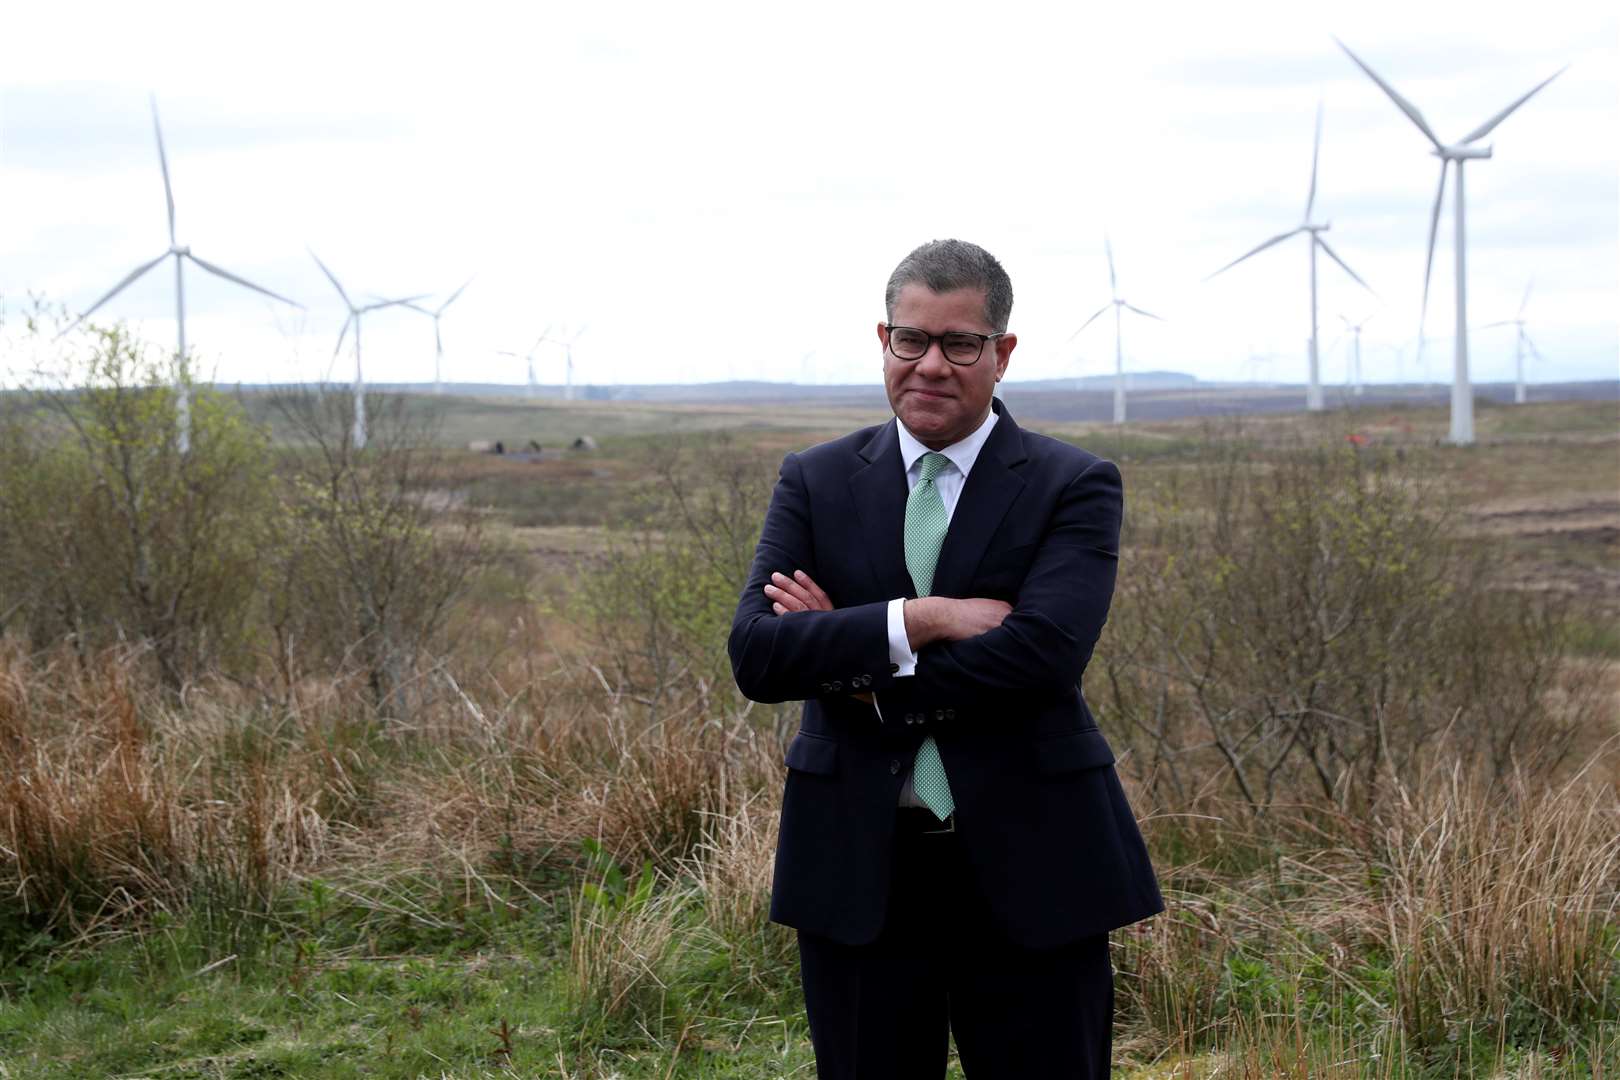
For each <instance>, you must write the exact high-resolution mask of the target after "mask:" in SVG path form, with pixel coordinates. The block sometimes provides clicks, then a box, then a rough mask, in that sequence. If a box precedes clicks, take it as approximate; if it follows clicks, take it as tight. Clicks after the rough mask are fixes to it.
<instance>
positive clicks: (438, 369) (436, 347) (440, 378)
mask: <svg viewBox="0 0 1620 1080" xmlns="http://www.w3.org/2000/svg"><path fill="white" fill-rule="evenodd" d="M472 283H473V279H472V278H468V279H467V280H466V281H464V282H462V283H461V288H459V289H457V290H456V291H455V292H453V293H451V294H450V299H448V300H446V301H445V302H444V303H442V304H440V305H439V306H438V307H436V308H434V309H432V310H431V311H430V310H428V309H427V308H425V307H420V306H418V305H417V304H416V303H414V302H412V301H409V300H405V301H401V303H402V304H403V305H404V306H405V307H408V308H410V309H411V310H412V311H420V312H421V313H422V314H423V315H426V316H428V317H429V318H431V319H432V320H433V392H434V393H435V394H442V393H444V375H443V371H444V338H443V337H442V336H440V334H439V318H440V316H442V315H443V314H444V309H445V308H447V307H449V306H450V305H451V304H453V303H455V302H456V297H458V296H460V295H461V294H462V293H463V292H465V291H466V289H467V286H468V285H471V284H472ZM334 284H336V283H335V282H334Z"/></svg>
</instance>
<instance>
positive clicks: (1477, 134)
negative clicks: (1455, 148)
mask: <svg viewBox="0 0 1620 1080" xmlns="http://www.w3.org/2000/svg"><path fill="white" fill-rule="evenodd" d="M1568 70H1569V65H1568V64H1565V65H1564V66H1563V67H1561V68H1559V69H1558V70H1557V71H1555V72H1553V73H1552V74H1551V75H1549V76H1547V77H1546V78H1545V79H1542V80H1541V81H1540V82H1538V83H1536V85H1534V86H1532V87H1531V88H1530V90H1529V92H1527V93H1526V94H1525V95H1524V96H1523V97H1521V98H1519V99H1518V100H1517V101H1515V102H1514V103H1513V104H1511V105H1509V106H1508V107H1507V108H1505V109H1503V110H1502V111H1501V112H1499V113H1497V114H1496V115H1495V116H1493V117H1491V118H1490V119H1489V120H1487V121H1485V122H1484V123H1483V124H1481V125H1479V127H1477V128H1475V129H1474V130H1473V131H1470V132H1469V133H1468V134H1467V135H1464V136H1463V137H1462V142H1463V145H1464V146H1466V145H1468V144H1469V143H1471V142H1473V141H1474V140H1476V139H1483V138H1484V137H1485V136H1487V135H1489V134H1490V133H1491V131H1492V130H1493V129H1494V128H1495V127H1496V125H1497V124H1500V123H1501V122H1502V121H1504V120H1506V119H1507V118H1508V117H1509V116H1510V115H1511V114H1512V113H1513V110H1514V109H1517V108H1518V107H1519V106H1520V105H1523V104H1524V103H1525V102H1527V101H1529V100H1530V99H1531V98H1533V97H1535V96H1536V94H1537V93H1538V92H1539V91H1540V90H1541V88H1542V87H1543V86H1546V85H1547V84H1548V83H1550V82H1552V81H1553V80H1554V79H1556V78H1558V76H1560V75H1562V74H1563V73H1564V72H1566V71H1568Z"/></svg>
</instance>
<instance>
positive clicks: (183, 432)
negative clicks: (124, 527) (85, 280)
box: [56, 95, 304, 454]
mask: <svg viewBox="0 0 1620 1080" xmlns="http://www.w3.org/2000/svg"><path fill="white" fill-rule="evenodd" d="M152 131H153V133H154V134H155V135H156V136H157V150H158V165H159V167H161V168H162V170H163V197H164V199H165V200H167V202H168V204H169V250H168V251H165V252H164V253H163V254H161V255H159V256H158V257H157V258H155V259H153V260H152V261H151V262H148V263H142V264H141V265H140V266H137V267H136V268H135V269H134V270H132V271H130V273H129V275H128V276H127V277H125V278H124V280H123V281H120V282H119V283H118V284H117V285H114V286H113V287H112V290H111V291H110V292H108V293H107V294H106V295H105V296H103V297H102V298H101V299H100V300H97V301H96V302H95V303H93V304H91V305H90V306H89V308H87V309H86V310H85V312H84V314H83V315H80V316H79V317H78V318H77V319H74V320H73V322H72V324H71V325H69V326H68V328H67V329H66V330H63V331H62V332H61V333H60V334H57V335H56V337H57V338H58V339H60V338H62V337H63V336H65V335H66V334H67V333H68V332H69V331H72V330H74V329H76V328H77V327H78V325H79V324H80V323H82V322H84V320H86V319H88V318H89V317H90V316H91V315H93V314H95V313H96V311H97V309H99V308H100V307H101V305H103V304H105V303H106V302H107V301H109V300H111V299H112V298H113V297H115V296H117V295H118V294H119V293H121V292H123V291H124V290H125V289H126V288H128V287H129V286H131V285H133V284H134V283H135V282H136V281H138V280H139V279H140V278H141V276H142V275H143V274H145V273H146V272H147V271H148V270H150V269H152V268H153V267H154V266H156V265H157V264H158V263H160V262H162V261H163V260H164V259H167V258H169V257H170V256H171V255H172V256H173V257H174V321H175V329H176V333H177V335H178V338H179V341H178V343H177V345H176V346H175V353H174V355H175V361H176V372H175V395H176V396H175V413H176V424H177V426H178V428H179V431H178V433H177V434H176V436H175V443H176V445H177V446H178V447H179V449H180V452H181V453H182V454H185V453H189V452H190V450H191V400H190V395H189V393H188V391H187V389H186V380H185V370H184V369H185V362H186V279H185V265H186V260H187V259H190V260H191V261H192V262H194V263H196V264H197V265H198V266H200V267H202V268H203V269H204V270H206V271H208V272H209V273H210V274H213V275H214V276H215V277H222V278H224V279H225V280H226V281H234V282H235V283H236V284H238V285H242V286H245V287H247V288H249V289H252V290H253V291H254V292H257V293H263V294H264V295H265V296H268V297H270V298H271V299H272V300H280V301H281V302H282V303H283V304H291V305H292V306H293V307H295V308H302V307H303V306H304V305H303V304H300V303H299V302H298V301H296V300H289V299H287V298H286V297H285V296H282V295H281V294H280V293H274V292H271V291H270V290H269V289H266V288H265V287H264V286H262V285H255V284H253V282H251V281H248V280H247V279H246V278H240V277H237V276H236V275H235V274H233V273H231V272H230V271H229V270H225V269H222V268H220V267H218V266H215V265H214V264H213V263H211V262H207V261H205V260H203V259H199V258H198V257H197V256H195V255H193V254H192V253H191V248H190V247H188V246H186V245H183V244H181V243H179V241H177V240H176V239H175V233H174V188H173V187H172V186H171V185H170V184H169V156H168V154H166V153H164V150H163V127H162V125H160V124H159V123H158V111H157V97H156V95H154V96H153V97H152Z"/></svg>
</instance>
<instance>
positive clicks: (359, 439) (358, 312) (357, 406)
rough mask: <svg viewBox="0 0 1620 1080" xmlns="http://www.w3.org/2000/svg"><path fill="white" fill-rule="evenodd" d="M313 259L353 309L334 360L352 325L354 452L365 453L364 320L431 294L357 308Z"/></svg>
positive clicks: (333, 354) (323, 268) (341, 334)
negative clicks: (361, 349) (371, 312)
mask: <svg viewBox="0 0 1620 1080" xmlns="http://www.w3.org/2000/svg"><path fill="white" fill-rule="evenodd" d="M309 257H310V258H312V259H314V260H315V265H316V266H318V267H320V268H321V273H323V274H325V275H326V280H328V281H330V282H331V283H332V288H334V289H336V290H337V292H338V295H339V296H341V297H342V298H343V306H344V307H347V308H348V309H349V317H348V318H347V319H344V320H343V329H342V330H339V331H338V339H337V347H336V348H334V349H333V350H332V359H334V360H336V359H337V356H338V354H339V353H341V352H342V351H343V339H344V337H345V336H346V335H347V334H348V332H349V326H350V324H353V326H354V448H355V449H356V450H364V449H365V448H366V379H365V374H364V371H363V370H362V369H361V367H360V316H362V315H364V314H365V313H366V312H368V311H376V310H377V309H378V308H385V307H394V306H395V305H396V304H402V305H408V304H411V303H412V302H414V301H417V300H422V299H425V298H426V295H427V294H425V293H424V294H422V295H421V296H407V297H405V298H403V299H400V300H377V301H374V302H373V303H370V304H362V305H361V306H359V307H355V305H354V301H353V300H350V299H349V294H348V293H346V292H344V291H343V286H342V285H339V284H338V279H337V276H336V275H335V274H333V273H332V271H330V270H328V269H327V268H326V264H325V263H323V262H321V257H320V256H319V255H317V254H315V252H313V251H311V252H310V253H309Z"/></svg>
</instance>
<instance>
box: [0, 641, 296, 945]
mask: <svg viewBox="0 0 1620 1080" xmlns="http://www.w3.org/2000/svg"><path fill="white" fill-rule="evenodd" d="M139 667H140V664H139V661H138V659H137V658H135V657H133V656H131V655H130V654H129V652H128V651H127V650H126V651H117V652H107V653H102V654H100V655H99V656H97V657H96V658H94V659H93V660H92V661H91V662H90V663H88V664H81V663H80V662H79V661H78V659H77V658H76V657H73V656H71V655H69V654H66V653H64V654H62V655H60V656H57V657H55V658H54V659H53V660H52V661H50V662H48V663H47V664H46V665H45V666H44V667H43V669H41V668H40V667H38V666H36V662H35V661H33V660H31V659H29V658H27V657H25V656H23V655H22V654H21V653H20V652H18V651H17V650H15V649H5V650H0V776H3V779H0V856H3V858H0V893H3V894H4V895H8V896H14V897H16V898H17V901H18V903H19V904H20V905H21V907H22V909H23V912H24V915H25V917H29V918H32V919H35V920H40V921H43V922H50V923H56V924H59V925H63V926H66V927H68V928H70V929H72V930H75V931H82V930H84V929H87V928H88V927H90V926H91V925H94V924H95V923H97V922H99V921H101V920H104V919H106V918H109V917H115V916H121V915H129V914H137V913H141V912H147V911H150V910H154V909H163V908H170V909H172V908H177V907H179V906H182V905H184V904H185V903H187V902H188V901H191V900H194V899H196V892H197V890H198V889H200V888H210V889H217V888H224V889H226V890H227V891H229V892H230V893H231V894H232V895H231V896H230V902H232V903H234V904H240V905H246V906H249V907H258V908H262V907H263V906H264V905H266V904H268V903H269V902H270V900H271V899H272V898H273V897H274V896H275V894H276V893H277V892H278V890H279V889H280V888H281V887H282V886H283V885H284V884H285V883H286V882H287V881H288V879H289V878H290V877H291V876H292V875H293V874H295V873H296V872H297V871H298V870H300V869H301V868H304V867H308V866H311V865H314V864H316V863H317V862H319V860H320V859H321V857H322V855H323V852H324V848H325V841H326V825H327V823H326V820H325V819H324V817H323V816H322V814H321V812H320V809H319V803H320V800H321V793H322V792H321V782H320V777H319V775H318V773H313V772H312V771H311V770H310V769H308V768H307V767H305V766H306V764H307V763H306V762H303V761H300V760H298V759H297V758H295V757H294V758H289V757H280V758H273V757H267V758H263V759H259V760H246V759H239V760H237V761H236V762H234V763H233V765H232V767H227V763H226V761H225V759H224V758H222V757H220V756H214V757H212V758H209V759H200V758H199V757H198V756H196V755H195V754H193V753H191V752H189V751H191V750H194V749H195V747H196V740H197V738H198V737H199V736H201V737H204V738H206V731H207V730H208V729H209V728H211V727H214V728H215V730H216V731H217V730H218V728H217V727H215V724H217V723H218V722H219V721H220V719H221V717H220V716H219V715H218V714H215V715H214V716H213V717H212V718H210V716H209V710H208V709H207V708H206V707H198V708H196V709H194V710H193V711H192V712H191V713H190V714H189V715H188V716H187V718H186V725H185V726H186V727H187V729H188V730H187V735H186V737H185V738H183V739H180V738H165V737H164V735H163V733H162V731H161V730H160V729H161V727H162V725H163V724H164V722H165V720H169V719H172V717H170V716H169V714H168V713H167V710H166V706H164V705H163V703H162V699H161V695H160V694H159V693H158V692H157V689H156V687H155V686H152V685H150V684H145V685H143V684H142V682H141V679H140V676H139V674H138V668H139ZM210 719H212V720H213V721H214V723H212V724H211V723H210Z"/></svg>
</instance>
